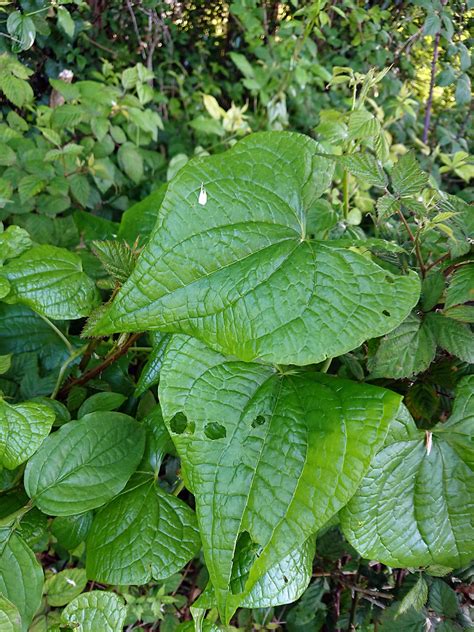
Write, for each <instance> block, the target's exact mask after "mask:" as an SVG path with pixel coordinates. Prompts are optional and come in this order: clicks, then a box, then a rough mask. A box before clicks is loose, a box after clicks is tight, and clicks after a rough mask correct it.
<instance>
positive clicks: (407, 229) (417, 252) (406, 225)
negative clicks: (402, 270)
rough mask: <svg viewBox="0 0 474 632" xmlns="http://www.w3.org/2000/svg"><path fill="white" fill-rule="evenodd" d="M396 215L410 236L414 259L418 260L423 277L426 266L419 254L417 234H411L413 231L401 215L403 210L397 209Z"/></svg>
mask: <svg viewBox="0 0 474 632" xmlns="http://www.w3.org/2000/svg"><path fill="white" fill-rule="evenodd" d="M398 215H399V216H400V219H401V220H402V222H403V225H404V226H405V228H406V231H407V233H408V236H409V237H410V239H411V241H412V242H413V245H414V246H415V255H416V259H417V261H418V266H419V268H420V272H421V276H422V277H423V278H424V277H425V275H426V268H425V264H424V261H423V257H422V255H421V250H420V243H419V241H418V236H416V237H415V235H414V234H413V231H412V229H411V228H410V226H409V224H408V222H407V220H406V219H405V216H404V215H403V212H402V211H401V210H400V211H398Z"/></svg>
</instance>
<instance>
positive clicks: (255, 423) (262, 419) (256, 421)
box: [252, 415, 267, 428]
mask: <svg viewBox="0 0 474 632" xmlns="http://www.w3.org/2000/svg"><path fill="white" fill-rule="evenodd" d="M266 421H267V420H266V419H265V417H264V416H263V415H257V416H256V417H255V419H254V420H253V421H252V428H256V427H257V426H263V424H264V423H265V422H266Z"/></svg>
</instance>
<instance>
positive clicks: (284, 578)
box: [283, 575, 289, 584]
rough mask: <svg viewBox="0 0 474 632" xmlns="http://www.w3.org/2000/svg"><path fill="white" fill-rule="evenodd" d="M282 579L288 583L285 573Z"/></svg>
mask: <svg viewBox="0 0 474 632" xmlns="http://www.w3.org/2000/svg"><path fill="white" fill-rule="evenodd" d="M283 581H284V582H285V584H287V583H288V581H289V579H288V577H287V576H286V575H283Z"/></svg>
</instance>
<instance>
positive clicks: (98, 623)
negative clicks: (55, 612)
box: [61, 590, 127, 632]
mask: <svg viewBox="0 0 474 632" xmlns="http://www.w3.org/2000/svg"><path fill="white" fill-rule="evenodd" d="M126 616H127V608H126V606H125V605H124V603H123V600H122V599H121V597H119V596H118V595H116V594H115V593H112V592H105V591H102V590H92V591H91V592H86V593H83V594H82V595H79V597H76V598H75V599H73V601H71V603H69V604H68V605H67V606H66V607H65V608H64V610H63V611H62V613H61V623H62V624H63V625H65V626H69V627H72V628H73V629H74V628H78V629H80V630H81V632H98V631H99V630H100V632H117V631H118V630H122V628H123V626H124V622H125V617H126Z"/></svg>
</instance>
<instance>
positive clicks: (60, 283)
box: [0, 246, 99, 319]
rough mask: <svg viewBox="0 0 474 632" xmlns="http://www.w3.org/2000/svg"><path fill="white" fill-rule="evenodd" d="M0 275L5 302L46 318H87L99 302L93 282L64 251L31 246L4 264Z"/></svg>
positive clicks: (73, 256) (78, 263)
mask: <svg viewBox="0 0 474 632" xmlns="http://www.w3.org/2000/svg"><path fill="white" fill-rule="evenodd" d="M0 273H1V274H2V275H4V277H5V278H6V279H7V281H8V282H9V283H10V285H11V290H10V294H9V295H8V301H9V302H18V303H22V304H24V305H27V306H28V307H31V309H34V310H35V311H37V312H38V313H40V314H43V316H47V317H48V318H55V319H62V318H65V319H73V318H81V317H82V316H88V315H89V314H90V312H91V311H92V309H93V308H94V307H95V306H96V305H97V303H98V302H99V294H98V291H97V289H96V287H95V285H94V282H93V281H92V280H91V279H90V278H89V277H88V276H87V275H86V274H85V272H83V270H82V261H81V258H80V257H79V256H78V255H77V254H75V253H73V252H70V251H68V250H65V249H64V248H56V246H35V247H34V248H31V250H28V251H27V252H25V253H23V254H22V255H21V256H20V257H17V258H16V259H13V260H12V261H10V262H9V263H7V264H6V265H5V266H4V267H3V268H2V269H1V270H0Z"/></svg>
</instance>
